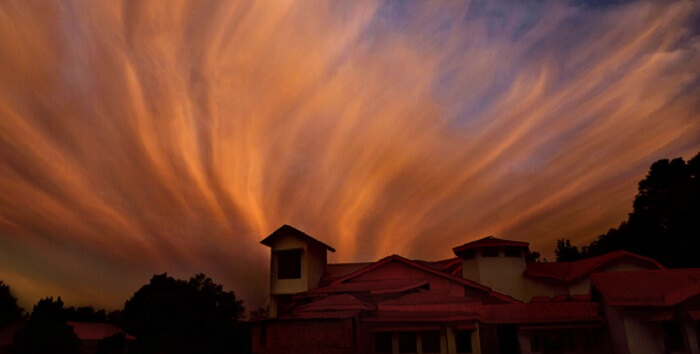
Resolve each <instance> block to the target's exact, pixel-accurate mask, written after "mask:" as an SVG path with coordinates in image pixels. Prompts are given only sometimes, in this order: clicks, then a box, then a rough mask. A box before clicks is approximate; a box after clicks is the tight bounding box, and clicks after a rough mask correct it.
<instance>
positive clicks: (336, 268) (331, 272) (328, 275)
mask: <svg viewBox="0 0 700 354" xmlns="http://www.w3.org/2000/svg"><path fill="white" fill-rule="evenodd" d="M373 263H374V262H364V263H329V264H326V270H325V272H324V274H323V277H322V278H321V282H320V283H321V285H326V284H328V283H330V282H332V281H333V280H336V279H338V278H341V277H344V276H346V275H348V274H350V273H354V272H357V271H358V270H360V269H362V268H364V267H367V266H369V265H372V264H373Z"/></svg>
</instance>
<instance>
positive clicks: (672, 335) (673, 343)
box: [663, 321, 685, 352]
mask: <svg viewBox="0 0 700 354" xmlns="http://www.w3.org/2000/svg"><path fill="white" fill-rule="evenodd" d="M663 329H664V343H665V345H666V351H673V352H681V351H685V338H683V329H682V328H681V326H680V324H679V323H678V322H674V321H668V322H664V323H663Z"/></svg>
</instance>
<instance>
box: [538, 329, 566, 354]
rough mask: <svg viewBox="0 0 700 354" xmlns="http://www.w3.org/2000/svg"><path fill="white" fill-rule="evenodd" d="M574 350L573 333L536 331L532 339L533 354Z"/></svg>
mask: <svg viewBox="0 0 700 354" xmlns="http://www.w3.org/2000/svg"><path fill="white" fill-rule="evenodd" d="M573 349H574V338H573V335H572V333H571V331H566V330H552V331H536V332H533V333H532V336H531V337H530V350H531V351H533V352H547V353H549V352H553V351H555V352H556V351H564V350H573Z"/></svg>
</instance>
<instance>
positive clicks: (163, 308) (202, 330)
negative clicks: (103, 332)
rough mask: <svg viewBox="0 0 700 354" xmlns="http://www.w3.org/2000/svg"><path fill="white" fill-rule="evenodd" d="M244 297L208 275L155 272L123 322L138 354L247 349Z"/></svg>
mask: <svg viewBox="0 0 700 354" xmlns="http://www.w3.org/2000/svg"><path fill="white" fill-rule="evenodd" d="M243 313H244V308H243V306H242V301H239V300H237V299H236V296H235V294H234V293H233V292H232V291H223V288H222V286H221V285H219V284H216V283H214V282H213V281H212V280H211V279H210V278H207V277H206V276H205V275H204V274H198V275H196V276H195V277H193V278H191V279H189V281H185V280H180V279H174V278H172V277H169V276H168V275H167V274H161V275H155V276H153V278H151V281H150V282H149V283H148V284H146V285H144V286H143V287H141V289H139V290H138V291H137V292H136V293H135V294H134V296H133V297H132V298H131V299H129V300H127V302H126V304H125V306H124V310H123V311H122V313H121V325H122V327H123V328H124V329H125V330H126V332H128V333H130V334H132V335H134V336H135V337H136V338H137V340H136V343H134V347H133V349H134V350H133V352H134V353H172V354H178V353H236V352H244V351H245V348H244V347H245V345H246V344H244V343H243V342H244V339H243V338H242V337H243V336H244V331H241V325H240V323H239V320H240V319H241V317H242V316H243Z"/></svg>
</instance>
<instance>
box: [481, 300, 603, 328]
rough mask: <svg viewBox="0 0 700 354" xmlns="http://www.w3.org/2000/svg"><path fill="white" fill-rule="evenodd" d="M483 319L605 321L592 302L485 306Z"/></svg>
mask: <svg viewBox="0 0 700 354" xmlns="http://www.w3.org/2000/svg"><path fill="white" fill-rule="evenodd" d="M481 310H482V317H481V319H482V321H484V322H492V323H553V322H581V321H603V317H602V316H601V313H600V305H598V304H595V303H592V302H578V301H576V302H541V303H540V302H537V303H529V304H502V305H489V306H483V307H482V308H481Z"/></svg>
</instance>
